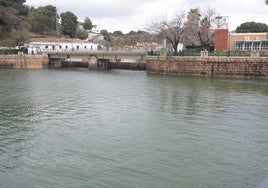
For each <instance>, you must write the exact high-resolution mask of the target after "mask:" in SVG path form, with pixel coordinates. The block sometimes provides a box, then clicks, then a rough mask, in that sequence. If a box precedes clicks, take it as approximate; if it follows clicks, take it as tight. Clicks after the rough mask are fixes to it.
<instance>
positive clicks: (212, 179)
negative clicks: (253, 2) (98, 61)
mask: <svg viewBox="0 0 268 188" xmlns="http://www.w3.org/2000/svg"><path fill="white" fill-rule="evenodd" d="M267 110H268V82H267V80H253V79H224V78H214V79H211V78H198V77H173V76H159V75H147V74H146V73H145V72H135V71H134V72H131V71H100V72H98V71H96V72H95V71H88V70H87V69H50V70H0V187H4V188H9V187H21V188H31V187H34V188H39V187H109V188H110V187H116V188H121V187H122V188H126V187H135V188H136V187H154V188H156V187H159V188H162V187H182V188H183V187H211V188H214V187H234V188H239V187H241V188H244V187H254V185H256V184H257V183H258V182H259V181H260V180H261V179H262V178H263V177H265V176H267V175H268V144H267V143H268V123H267V122H268V116H267V115H268V114H267Z"/></svg>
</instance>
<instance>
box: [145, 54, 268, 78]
mask: <svg viewBox="0 0 268 188" xmlns="http://www.w3.org/2000/svg"><path fill="white" fill-rule="evenodd" d="M146 70H147V72H148V73H159V74H171V75H186V76H208V77H213V76H214V77H249V78H268V58H260V57H258V58H250V57H203V58H202V57H167V58H165V59H161V58H151V59H147V69H146Z"/></svg>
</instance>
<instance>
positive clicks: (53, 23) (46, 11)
mask: <svg viewBox="0 0 268 188" xmlns="http://www.w3.org/2000/svg"><path fill="white" fill-rule="evenodd" d="M25 2H26V0H13V1H10V0H0V47H1V46H5V47H15V46H17V47H19V48H20V47H22V46H23V45H24V43H25V42H27V41H28V40H29V39H30V38H33V37H44V36H53V37H55V36H57V37H62V36H65V37H70V38H80V39H86V38H87V36H88V33H87V31H91V30H92V29H93V27H94V25H93V23H92V21H91V20H90V18H89V17H86V18H85V19H84V21H83V23H79V22H78V17H77V16H76V15H75V14H74V13H72V12H70V11H67V12H63V13H61V14H60V15H59V14H58V12H57V8H56V7H55V6H53V5H47V6H40V7H37V8H35V7H32V6H28V5H25ZM217 14H218V13H216V11H215V10H214V9H211V8H208V9H206V10H201V9H199V8H193V9H190V10H189V11H188V12H187V13H185V12H184V11H181V12H180V14H177V15H176V16H174V17H173V18H172V19H168V18H165V17H162V18H159V19H157V20H155V21H154V22H153V23H151V24H149V25H148V28H147V31H130V32H129V33H127V34H124V33H123V32H122V31H120V30H118V31H114V32H109V31H107V30H105V29H104V30H101V32H100V33H101V34H102V35H103V36H104V39H105V40H104V41H98V43H100V44H102V45H104V46H107V47H111V48H112V49H121V48H123V47H124V46H130V47H131V46H135V45H136V44H137V43H141V42H157V43H161V42H162V40H163V38H165V39H166V40H167V46H172V48H173V49H172V50H171V51H173V53H174V54H175V55H176V54H177V55H180V54H181V53H180V52H179V49H178V44H179V43H183V44H186V49H187V51H189V54H193V55H194V54H195V53H199V51H200V50H203V49H207V50H209V51H213V50H214V49H213V38H214V32H213V29H214V28H218V27H222V26H223V25H224V22H222V23H221V22H220V21H219V20H217V19H216V15H217ZM44 23H45V24H44ZM236 32H268V26H267V25H266V24H264V23H255V22H246V23H243V24H241V25H240V26H238V27H237V29H236ZM169 50H170V49H169ZM13 51H16V50H13ZM195 51H198V52H195ZM10 52H12V51H8V50H7V49H0V53H10ZM190 52H191V53H190ZM185 53H186V52H185ZM215 53H216V52H215Z"/></svg>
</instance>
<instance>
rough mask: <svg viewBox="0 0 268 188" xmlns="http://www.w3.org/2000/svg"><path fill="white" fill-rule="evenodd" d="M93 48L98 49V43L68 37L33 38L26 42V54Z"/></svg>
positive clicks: (93, 49) (88, 49) (91, 49)
mask: <svg viewBox="0 0 268 188" xmlns="http://www.w3.org/2000/svg"><path fill="white" fill-rule="evenodd" d="M95 50H98V44H95V43H92V42H88V41H84V40H80V39H70V38H33V39H31V40H30V42H29V44H28V54H38V53H44V52H63V51H95Z"/></svg>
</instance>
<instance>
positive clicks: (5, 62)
mask: <svg viewBox="0 0 268 188" xmlns="http://www.w3.org/2000/svg"><path fill="white" fill-rule="evenodd" d="M48 67H49V59H48V57H47V55H23V54H20V55H0V68H10V69H12V68H14V69H43V68H48Z"/></svg>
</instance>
